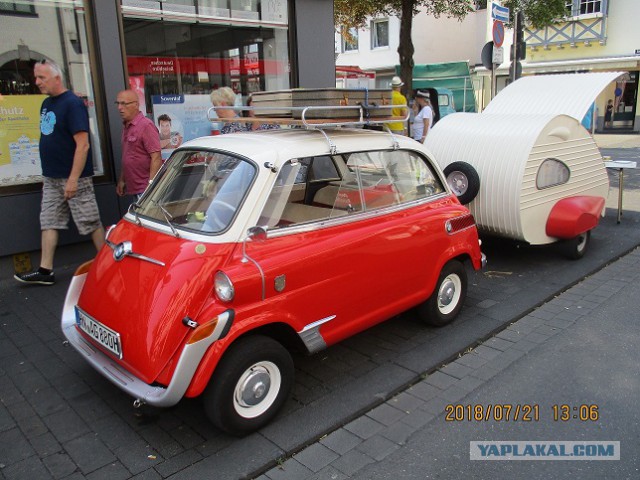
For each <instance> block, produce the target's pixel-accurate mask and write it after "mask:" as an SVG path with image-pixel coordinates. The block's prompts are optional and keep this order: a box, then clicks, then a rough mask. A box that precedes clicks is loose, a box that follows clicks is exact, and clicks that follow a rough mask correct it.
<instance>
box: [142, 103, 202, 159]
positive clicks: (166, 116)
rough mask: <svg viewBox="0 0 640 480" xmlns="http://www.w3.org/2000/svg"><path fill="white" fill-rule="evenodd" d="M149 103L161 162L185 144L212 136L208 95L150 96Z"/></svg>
mask: <svg viewBox="0 0 640 480" xmlns="http://www.w3.org/2000/svg"><path fill="white" fill-rule="evenodd" d="M151 100H152V102H153V121H154V122H155V124H156V127H158V130H159V131H160V147H162V158H163V159H167V158H169V155H171V152H173V150H174V149H175V148H177V147H179V146H180V145H182V144H183V143H184V142H186V141H189V140H193V139H194V138H198V137H204V136H207V135H211V122H210V121H209V120H208V119H207V111H208V110H209V109H210V108H211V100H210V98H209V95H177V94H176V95H153V96H152V97H151Z"/></svg>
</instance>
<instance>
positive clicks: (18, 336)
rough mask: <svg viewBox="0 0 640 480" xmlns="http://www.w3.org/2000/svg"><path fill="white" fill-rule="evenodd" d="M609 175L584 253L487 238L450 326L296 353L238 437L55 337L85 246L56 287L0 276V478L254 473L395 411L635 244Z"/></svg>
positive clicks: (638, 219)
mask: <svg viewBox="0 0 640 480" xmlns="http://www.w3.org/2000/svg"><path fill="white" fill-rule="evenodd" d="M617 145H619V144H615V143H612V144H610V145H609V146H608V147H606V149H603V151H604V150H606V152H604V153H605V154H611V155H612V156H613V157H614V158H623V157H624V158H630V157H632V156H634V155H635V156H637V155H638V149H637V148H636V147H628V148H620V147H619V146H617ZM610 175H611V176H612V189H611V192H610V196H609V200H608V201H607V206H608V209H607V216H606V217H605V218H604V219H603V221H602V222H601V224H600V226H598V228H597V229H595V231H594V234H593V236H592V243H591V247H590V251H589V252H588V254H587V255H586V256H585V258H583V259H582V260H580V261H578V262H570V261H567V260H565V259H564V258H563V257H562V256H561V255H560V254H559V253H558V252H557V250H556V249H554V248H553V247H545V248H533V247H526V246H521V245H517V244H514V243H513V242H507V241H500V240H495V239H489V238H487V239H483V241H484V245H483V250H484V251H485V253H486V254H487V256H488V258H489V266H488V267H487V268H486V269H485V270H484V271H482V272H470V277H469V296H468V299H467V302H466V304H465V308H464V309H463V311H462V314H461V316H460V317H459V319H458V320H457V321H456V322H454V324H452V325H450V326H447V327H444V328H441V329H433V328H427V327H425V326H424V325H422V324H421V323H420V322H419V321H418V320H417V319H416V318H415V317H414V316H413V315H412V314H411V313H410V312H409V313H406V314H404V315H401V316H399V317H396V318H394V319H391V320H389V321H387V322H385V323H383V324H381V325H379V326H377V327H375V328H372V329H370V330H368V331H366V332H364V333H362V334H360V335H357V336H356V337H353V338H351V339H348V340H347V341H344V342H342V343H341V344H339V345H336V346H334V347H331V348H329V349H327V350H325V351H323V352H320V353H318V354H316V355H313V356H308V357H304V356H299V357H296V358H295V363H296V382H295V386H294V391H293V395H292V398H291V399H290V401H289V402H288V403H287V404H286V406H285V408H284V409H283V412H282V413H281V414H280V415H279V417H278V418H277V419H276V420H275V421H274V422H273V423H272V424H270V425H269V426H267V427H265V428H264V429H262V430H261V431H260V432H257V433H255V434H252V435H250V436H248V437H245V438H243V439H236V438H233V437H229V436H227V435H225V434H223V433H221V432H219V431H217V430H216V429H214V428H213V427H212V426H211V425H210V424H209V423H208V422H207V420H206V418H205V417H204V413H203V410H202V407H201V405H200V402H199V400H198V399H193V400H184V401H182V402H180V404H178V405H177V406H176V407H174V408H172V409H167V410H162V411H152V410H146V411H144V412H139V411H136V410H134V409H133V408H132V399H131V398H129V397H128V396H126V395H124V394H123V393H121V392H120V391H119V390H117V389H116V388H115V387H113V386H112V385H111V384H110V383H109V382H108V381H106V380H105V379H103V378H102V377H101V376H100V375H98V374H97V373H96V372H94V371H93V370H92V369H91V368H90V367H88V366H87V365H86V364H85V362H84V361H83V360H82V359H81V358H80V356H79V355H77V354H76V353H75V352H74V351H73V350H72V349H71V348H68V347H66V346H65V345H64V343H63V336H62V333H61V331H60V326H59V317H60V312H61V308H62V303H63V300H64V295H65V291H66V286H67V284H68V281H69V279H70V278H71V275H72V273H73V270H74V269H75V265H77V264H79V263H81V262H82V261H83V260H84V259H85V258H86V257H87V256H90V255H91V252H90V246H87V245H80V246H74V247H66V250H68V252H67V254H68V255H67V256H68V257H72V259H73V260H72V261H69V262H67V263H66V265H60V266H58V267H57V268H56V276H57V277H58V279H59V281H58V284H56V285H55V286H52V287H32V286H26V287H25V286H22V285H19V284H17V283H15V282H14V281H13V280H12V279H10V278H4V279H2V280H0V478H6V479H12V480H13V479H29V480H32V479H34V478H37V479H41V478H42V479H46V478H57V479H58V478H59V479H62V478H64V479H80V478H89V479H99V478H109V479H127V478H145V479H146V478H176V479H183V478H185V479H187V478H208V477H211V476H212V475H213V474H215V478H245V477H255V476H257V475H260V474H261V473H264V472H266V471H268V470H269V469H271V468H272V467H274V466H276V465H277V463H278V462H281V461H284V460H286V459H287V458H290V457H291V455H292V454H294V453H296V452H301V451H302V449H303V448H304V447H305V446H307V445H309V444H311V443H313V442H315V441H316V440H317V439H319V438H321V437H322V436H324V435H326V434H327V433H329V432H340V431H341V430H342V429H343V426H345V425H349V424H351V423H352V422H357V423H356V425H357V424H360V423H361V422H365V423H367V422H368V421H367V420H366V419H365V420H362V418H364V417H362V414H364V413H366V412H369V411H371V409H372V408H380V409H381V410H378V411H379V412H382V411H388V412H390V413H394V412H393V410H388V409H387V407H388V405H387V403H388V402H389V401H390V399H391V398H394V395H396V394H398V393H399V392H403V391H404V390H405V389H406V388H407V386H409V385H413V384H416V385H419V384H420V382H421V379H422V378H423V377H424V376H425V375H430V374H434V375H436V376H435V377H432V378H438V377H441V374H443V372H441V371H439V370H438V369H439V368H440V367H441V366H442V365H444V364H448V363H450V362H451V361H453V360H455V359H457V358H458V355H459V354H460V353H463V352H465V351H466V350H467V349H468V348H469V347H473V346H476V345H477V344H478V342H482V341H485V340H487V339H490V338H492V337H493V335H494V334H495V333H496V332H499V331H502V330H503V329H504V328H505V326H507V325H509V323H511V322H513V321H518V320H519V319H521V318H525V317H527V315H529V314H530V313H531V312H532V310H533V309H534V308H535V307H537V306H540V305H542V304H543V303H545V302H546V301H548V300H550V299H553V298H554V296H555V295H557V294H558V293H559V292H562V291H563V290H565V289H567V288H568V287H570V286H571V285H574V284H575V283H576V282H579V281H580V280H581V279H583V278H584V277H585V276H588V275H590V274H592V273H593V272H595V271H598V270H599V269H600V268H601V267H602V266H603V265H606V264H608V263H610V262H611V261H613V260H615V259H617V258H619V257H620V256H622V255H624V254H626V253H627V252H629V251H631V250H632V249H633V248H635V247H636V246H638V245H640V229H639V228H638V226H639V225H640V182H639V181H638V175H637V174H636V173H635V172H631V173H629V174H628V175H627V174H625V180H627V179H628V180H627V181H626V186H625V197H624V207H625V209H624V216H623V220H622V223H621V224H619V225H617V224H616V222H615V211H614V208H615V206H616V205H617V190H616V188H615V185H617V180H616V178H617V177H615V175H617V173H616V172H610ZM69 252H71V253H69ZM62 257H63V255H62V252H61V255H60V258H62ZM507 340H508V339H507ZM528 341H531V339H529V340H528ZM481 350H482V349H481ZM509 355H513V353H511V354H509ZM470 358H474V357H470ZM441 378H447V377H441ZM416 382H418V383H416ZM418 388H419V387H418ZM400 398H404V396H401V397H400ZM385 405H387V406H385ZM374 415H377V414H374ZM369 417H370V415H369V416H367V418H369ZM405 423H406V422H405ZM364 428H366V426H365V427H364ZM396 428H398V427H396ZM351 433H353V432H351ZM332 435H333V436H332V437H331V438H334V439H335V438H336V436H337V435H344V433H341V434H332ZM326 438H329V437H326ZM346 441H348V440H346ZM376 441H377V440H376ZM325 443H326V442H325ZM371 443H373V442H371ZM313 445H316V444H313ZM322 445H323V446H325V447H326V445H324V444H322ZM368 445H369V444H368ZM313 448H316V449H320V447H318V446H316V447H313ZM334 453H335V454H336V455H341V453H340V452H334ZM306 455H308V456H310V457H311V456H312V455H310V453H307V454H306ZM328 455H329V456H331V454H328ZM372 458H373V457H372ZM270 475H271V474H270Z"/></svg>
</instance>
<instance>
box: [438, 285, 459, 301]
mask: <svg viewBox="0 0 640 480" xmlns="http://www.w3.org/2000/svg"><path fill="white" fill-rule="evenodd" d="M455 294H456V286H455V284H454V283H453V282H452V281H451V279H449V278H447V279H446V280H445V281H444V282H443V283H442V286H441V287H440V293H439V294H438V303H439V304H440V305H441V306H443V307H446V306H448V305H449V304H450V303H451V302H452V301H453V297H454V296H455Z"/></svg>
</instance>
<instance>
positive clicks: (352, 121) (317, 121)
mask: <svg viewBox="0 0 640 480" xmlns="http://www.w3.org/2000/svg"><path fill="white" fill-rule="evenodd" d="M374 108H375V109H376V111H378V112H379V110H389V115H388V116H371V115H370V111H371V110H373V109H374ZM398 108H400V109H403V110H406V112H407V113H406V115H404V116H393V115H391V112H392V110H393V109H398ZM215 109H218V110H220V109H224V110H234V111H235V112H251V111H253V112H260V114H261V115H264V114H267V115H268V114H269V112H277V113H278V114H280V115H281V114H282V110H283V108H282V107H279V106H270V107H266V106H263V107H257V106H256V107H254V106H251V107H244V106H243V107H235V106H234V107H231V106H229V107H211V108H210V109H209V110H208V111H207V117H208V120H209V121H211V122H224V123H258V124H263V123H272V124H276V125H288V126H296V127H302V128H305V129H307V130H318V131H319V132H321V133H322V134H323V135H324V136H325V138H326V139H327V142H328V143H329V148H330V150H331V153H332V154H335V153H337V150H336V147H335V145H334V143H333V142H332V141H331V139H330V138H329V136H328V135H327V133H326V132H325V131H324V130H325V129H332V128H339V127H364V126H376V125H381V126H383V127H384V128H385V129H386V131H387V132H388V133H389V135H390V136H391V141H392V144H393V148H394V150H397V149H398V148H399V145H398V141H397V140H396V138H395V135H394V134H393V133H392V132H391V130H390V129H389V127H388V124H389V123H396V122H406V121H407V120H409V112H410V111H409V107H408V106H406V105H348V106H344V105H322V106H320V105H313V106H307V107H289V106H288V107H286V109H287V110H291V116H288V117H283V116H278V115H274V116H266V115H265V116H257V117H233V118H220V117H218V116H217V115H216V114H215ZM328 110H334V111H335V110H338V111H347V112H348V111H352V112H353V116H346V117H342V116H340V117H337V118H333V117H332V118H309V116H311V117H314V116H316V115H315V114H319V115H318V116H321V115H322V113H324V114H325V115H326V112H327V111H328ZM295 117H299V118H295Z"/></svg>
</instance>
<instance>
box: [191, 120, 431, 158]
mask: <svg viewBox="0 0 640 480" xmlns="http://www.w3.org/2000/svg"><path fill="white" fill-rule="evenodd" d="M323 131H324V132H325V133H326V137H325V135H324V134H323V132H322V131H320V130H313V129H312V130H306V129H288V128H282V129H277V130H262V131H255V132H241V133H230V134H226V135H216V136H210V137H200V138H196V139H194V140H191V141H189V142H186V143H184V144H183V145H182V146H181V147H180V150H186V149H212V150H222V151H228V152H232V153H235V154H238V155H242V156H245V157H248V158H264V155H265V154H266V153H268V152H272V153H273V160H272V161H273V162H286V161H287V160H289V159H291V158H300V157H309V156H316V155H324V154H329V153H330V149H331V145H334V146H335V148H336V153H342V152H356V151H366V150H385V149H391V148H393V147H394V140H395V141H396V142H397V144H398V146H399V147H400V148H406V149H410V150H419V151H423V152H424V153H427V154H428V152H427V151H426V150H425V148H424V147H423V146H422V145H421V144H420V143H418V142H416V141H415V140H412V139H410V138H408V137H405V136H401V135H393V136H392V135H391V134H390V133H388V132H380V131H374V130H363V129H357V128H333V129H323ZM429 156H430V155H429Z"/></svg>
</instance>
